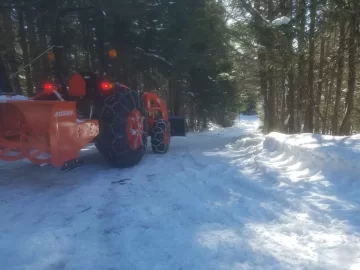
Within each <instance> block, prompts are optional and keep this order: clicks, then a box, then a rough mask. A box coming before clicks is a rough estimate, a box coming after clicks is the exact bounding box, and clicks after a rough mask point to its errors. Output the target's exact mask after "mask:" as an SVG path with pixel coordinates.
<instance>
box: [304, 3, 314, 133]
mask: <svg viewBox="0 0 360 270" xmlns="http://www.w3.org/2000/svg"><path fill="white" fill-rule="evenodd" d="M316 1H317V0H311V2H310V33H309V69H308V89H309V96H308V97H307V98H308V106H307V120H306V121H305V122H306V125H305V127H304V131H305V132H310V133H312V132H314V105H315V100H314V61H315V60H314V55H315V40H314V39H315V16H316Z"/></svg>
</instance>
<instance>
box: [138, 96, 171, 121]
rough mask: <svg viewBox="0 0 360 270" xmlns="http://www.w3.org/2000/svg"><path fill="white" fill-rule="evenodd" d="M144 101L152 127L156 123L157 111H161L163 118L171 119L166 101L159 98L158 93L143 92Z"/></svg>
mask: <svg viewBox="0 0 360 270" xmlns="http://www.w3.org/2000/svg"><path fill="white" fill-rule="evenodd" d="M143 101H144V104H145V109H146V111H147V112H148V122H149V125H150V127H152V126H153V125H154V123H155V116H156V112H160V113H161V116H162V119H164V120H169V116H168V112H167V108H166V103H165V101H163V100H162V99H160V98H159V96H158V95H156V94H154V93H152V92H145V93H143Z"/></svg>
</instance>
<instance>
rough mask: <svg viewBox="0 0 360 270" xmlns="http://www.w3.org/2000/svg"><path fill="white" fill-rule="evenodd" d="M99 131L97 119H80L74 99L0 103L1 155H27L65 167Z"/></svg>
mask: <svg viewBox="0 0 360 270" xmlns="http://www.w3.org/2000/svg"><path fill="white" fill-rule="evenodd" d="M98 133H99V128H98V121H96V120H87V121H82V122H79V121H78V120H77V114H76V103H75V102H64V101H36V100H26V101H5V102H4V101H3V102H2V103H0V159H2V160H5V161H16V160H20V159H23V158H27V159H29V160H30V161H32V162H33V163H35V164H39V165H41V164H44V163H50V164H52V165H54V166H55V167H62V166H63V165H64V164H65V162H67V161H70V160H73V159H77V158H79V154H80V151H81V149H82V148H84V147H85V146H86V145H87V144H88V143H90V142H91V141H92V140H93V139H94V138H95V137H96V136H97V135H98Z"/></svg>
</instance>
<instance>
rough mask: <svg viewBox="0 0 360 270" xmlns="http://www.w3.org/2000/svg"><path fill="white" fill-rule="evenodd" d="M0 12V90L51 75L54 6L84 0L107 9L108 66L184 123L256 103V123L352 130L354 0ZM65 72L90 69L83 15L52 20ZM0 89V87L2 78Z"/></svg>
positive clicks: (159, 1)
mask: <svg viewBox="0 0 360 270" xmlns="http://www.w3.org/2000/svg"><path fill="white" fill-rule="evenodd" d="M2 2H4V0H3V1H2ZM15 2H16V1H11V2H10V1H9V2H6V1H5V2H4V3H2V5H3V8H2V9H1V12H0V25H1V27H0V55H1V59H2V61H1V66H0V69H5V70H6V72H7V74H8V76H9V77H10V83H11V85H8V86H4V85H6V83H5V80H4V79H2V78H0V79H1V81H2V84H1V85H2V87H3V88H4V89H2V91H5V90H6V89H12V91H14V92H16V93H19V94H23V95H33V94H34V93H35V92H37V91H38V90H39V88H40V87H41V84H42V83H43V82H44V80H46V79H51V78H52V76H53V70H52V65H51V63H50V62H49V61H48V58H47V57H46V52H47V50H48V49H49V48H51V47H52V46H53V45H54V35H53V34H54V20H55V17H54V14H56V12H57V10H59V9H60V8H62V7H80V6H88V5H95V6H99V7H101V8H102V9H103V10H104V11H105V13H106V25H105V31H104V33H103V34H104V37H105V40H106V42H107V43H106V44H107V46H109V47H107V49H108V48H110V47H111V48H114V49H116V50H117V52H118V57H117V58H116V59H115V60H111V62H109V65H111V66H112V67H113V69H112V73H113V74H111V75H113V76H115V77H116V78H117V80H118V81H120V82H122V83H124V84H126V85H128V86H129V87H131V88H133V89H135V90H138V91H146V90H151V91H155V92H157V93H158V94H159V95H161V96H162V97H163V98H165V99H166V100H167V101H168V107H169V113H170V115H185V116H186V117H187V122H188V126H189V129H190V130H201V129H203V128H206V127H207V125H208V123H209V122H215V123H217V124H220V125H223V126H228V125H231V123H232V120H233V119H234V118H235V116H236V114H237V113H239V112H243V113H258V114H259V115H260V116H261V119H262V122H263V125H262V131H263V132H264V133H269V132H271V131H280V132H285V133H298V132H310V133H312V132H315V133H322V134H333V135H345V134H351V133H357V132H359V129H360V117H358V114H359V112H360V109H359V104H360V96H359V90H358V87H357V86H358V84H357V76H358V75H359V61H358V58H359V49H358V45H359V42H358V41H359V38H360V31H359V23H360V22H359V20H360V19H359V18H360V2H359V1H358V0H227V1H226V0H223V1H219V0H123V1H110V0H108V1H97V0H54V1H17V2H16V3H17V4H21V5H23V4H30V8H29V9H21V8H17V7H12V8H4V6H6V5H8V4H14V3H15ZM62 25H63V30H64V33H65V35H64V36H63V37H62V42H63V44H64V47H65V49H64V50H65V52H66V54H65V55H66V60H65V59H64V70H65V71H66V72H67V73H68V74H69V75H70V74H71V73H72V72H75V71H76V70H79V69H92V70H94V69H96V66H97V62H98V61H99V59H98V58H97V51H96V41H97V40H98V38H100V37H99V36H98V35H99V32H96V31H95V26H94V21H93V20H91V19H89V17H87V16H80V17H77V18H73V17H66V18H64V19H63V24H62ZM5 88H6V89H5Z"/></svg>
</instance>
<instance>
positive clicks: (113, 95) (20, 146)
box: [0, 8, 186, 170]
mask: <svg viewBox="0 0 360 270" xmlns="http://www.w3.org/2000/svg"><path fill="white" fill-rule="evenodd" d="M80 12H93V13H95V14H96V15H97V16H96V18H97V22H98V23H97V25H98V26H100V29H99V32H98V36H97V37H98V39H97V42H98V52H99V59H100V61H99V62H100V63H101V65H100V66H101V67H100V71H99V70H98V72H97V73H95V72H92V71H80V72H77V73H74V74H72V75H71V76H69V78H68V79H66V78H65V76H64V75H63V71H64V68H63V66H62V62H63V59H64V53H63V48H64V46H63V45H62V44H61V40H62V39H61V24H60V22H61V18H62V17H64V16H65V15H66V14H69V13H80ZM104 18H105V15H104V13H103V11H102V10H100V9H97V8H73V9H63V10H61V11H60V13H59V14H58V19H57V35H56V36H57V37H58V39H57V40H56V43H57V44H56V46H54V49H53V51H54V54H53V60H54V66H55V70H56V74H55V78H56V80H55V81H56V82H47V83H45V84H44V85H43V89H42V91H41V92H40V93H38V94H37V95H35V96H34V97H31V98H28V99H27V100H17V99H16V98H15V97H14V96H13V95H7V96H6V98H4V96H2V98H1V97H0V159H2V160H5V161H17V160H20V159H24V158H25V159H28V160H30V161H32V162H33V163H35V164H39V165H42V164H52V165H53V166H55V167H59V168H62V169H63V170H69V169H72V168H75V167H77V166H79V165H80V164H81V163H82V161H81V160H80V156H79V155H80V151H81V149H83V148H84V147H86V146H87V145H88V144H89V143H94V144H95V146H96V148H97V149H98V151H99V152H100V153H101V155H102V156H103V157H104V158H105V159H106V160H107V161H108V162H109V163H110V164H111V165H112V166H115V167H130V166H134V165H136V164H137V163H138V162H140V161H141V159H142V157H143V156H144V154H145V152H146V149H147V141H148V137H149V136H150V137H151V147H152V150H153V152H155V153H166V152H167V151H168V149H169V145H170V138H171V136H186V133H185V120H184V118H183V117H173V118H171V117H169V116H168V112H167V108H166V104H165V102H164V101H163V100H161V99H160V98H159V97H158V96H157V95H156V94H155V93H151V92H144V93H141V94H140V93H138V92H136V91H133V90H131V89H129V88H128V87H126V86H124V85H122V84H120V83H118V82H116V81H114V80H112V79H111V78H109V76H108V73H107V72H106V71H107V69H108V68H109V65H108V64H107V63H106V62H107V61H106V57H105V55H108V56H109V55H110V56H111V57H113V56H114V55H116V51H114V50H111V51H110V53H109V54H107V53H106V52H105V49H104V38H103V36H102V32H103V29H101V25H102V24H103V23H104ZM66 72H68V71H67V70H65V73H66Z"/></svg>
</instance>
